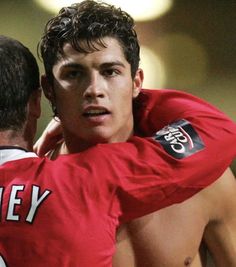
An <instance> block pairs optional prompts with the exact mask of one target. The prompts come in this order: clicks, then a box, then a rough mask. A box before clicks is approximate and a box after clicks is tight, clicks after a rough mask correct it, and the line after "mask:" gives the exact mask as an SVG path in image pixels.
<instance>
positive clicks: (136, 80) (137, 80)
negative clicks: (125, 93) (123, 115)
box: [133, 68, 144, 98]
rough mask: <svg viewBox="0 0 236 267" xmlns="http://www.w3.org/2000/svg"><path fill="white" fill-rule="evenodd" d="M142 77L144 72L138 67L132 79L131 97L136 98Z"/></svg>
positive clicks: (141, 84) (140, 87)
mask: <svg viewBox="0 0 236 267" xmlns="http://www.w3.org/2000/svg"><path fill="white" fill-rule="evenodd" d="M143 79H144V74H143V70H142V69H140V68H139V69H138V70H137V71H136V74H135V77H134V80H133V98H136V97H137V96H138V95H139V93H140V91H141V89H142V86H143Z"/></svg>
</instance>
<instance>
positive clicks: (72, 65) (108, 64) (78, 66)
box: [62, 60, 125, 69]
mask: <svg viewBox="0 0 236 267" xmlns="http://www.w3.org/2000/svg"><path fill="white" fill-rule="evenodd" d="M112 66H121V67H123V68H125V65H124V64H123V63H122V62H121V61H119V60H117V61H111V62H104V63H102V64H101V65H100V66H99V67H100V68H102V69H104V68H109V67H112ZM62 67H63V68H74V69H85V67H84V66H83V65H81V64H79V63H73V62H66V63H64V64H63V65H62Z"/></svg>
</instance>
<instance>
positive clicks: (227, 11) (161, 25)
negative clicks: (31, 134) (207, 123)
mask: <svg viewBox="0 0 236 267" xmlns="http://www.w3.org/2000/svg"><path fill="white" fill-rule="evenodd" d="M45 2H46V5H45V3H43V0H23V1H22V0H0V34H4V35H7V36H10V37H13V38H16V39H18V40H20V41H21V42H23V44H25V45H26V46H28V47H29V48H30V50H31V51H32V52H33V53H34V54H35V56H36V57H37V43H38V41H39V39H40V37H41V35H42V32H43V28H44V25H45V24H46V22H47V21H48V19H50V18H51V17H52V16H53V15H54V14H55V13H57V11H58V10H59V9H60V6H58V3H59V5H61V6H66V5H70V4H71V3H73V2H76V0H74V1H62V0H61V1H57V0H46V1H45ZM78 2H79V1H78ZM108 2H109V3H114V4H115V5H117V6H120V7H122V8H123V9H124V10H126V11H127V12H128V13H130V14H131V15H133V17H134V18H135V19H136V30H137V32H138V35H139V39H140V44H141V67H142V68H143V69H144V73H145V82H144V88H174V89H178V90H184V91H187V92H189V93H192V94H194V95H196V96H199V97H201V98H203V99H205V100H207V101H209V102H210V103H212V104H214V105H215V106H217V107H218V108H220V109H221V110H222V111H224V112H225V113H226V114H228V116H230V117H231V118H232V119H233V120H234V121H236V1H235V0H227V1H218V0H191V1H189V0H153V1H148V0H136V1H127V0H126V1H114V0H110V1H109V0H108ZM129 2H131V3H129ZM153 5H154V6H153ZM37 58H38V57H37ZM38 63H39V66H40V71H41V73H43V66H42V62H41V61H40V60H39V59H38ZM42 108H43V113H42V117H41V119H40V121H39V127H38V134H37V136H39V135H40V134H41V132H42V130H43V128H44V127H45V126H46V124H47V122H48V121H49V120H50V118H51V116H52V112H51V109H50V105H49V103H48V102H47V100H45V99H44V98H43V102H42ZM232 145H236V144H232ZM222 153H224V152H222ZM233 168H234V170H235V171H236V162H235V163H234V166H233Z"/></svg>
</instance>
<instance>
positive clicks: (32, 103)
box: [28, 88, 42, 119]
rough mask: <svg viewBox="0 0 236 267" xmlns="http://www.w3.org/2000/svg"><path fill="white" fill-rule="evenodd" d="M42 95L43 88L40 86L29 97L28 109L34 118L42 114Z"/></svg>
mask: <svg viewBox="0 0 236 267" xmlns="http://www.w3.org/2000/svg"><path fill="white" fill-rule="evenodd" d="M41 95H42V90H41V88H39V89H38V90H35V91H34V92H33V93H32V94H31V96H30V99H29V103H28V111H29V114H30V115H32V116H33V117H34V118H37V119H38V118H39V117H40V115H41Z"/></svg>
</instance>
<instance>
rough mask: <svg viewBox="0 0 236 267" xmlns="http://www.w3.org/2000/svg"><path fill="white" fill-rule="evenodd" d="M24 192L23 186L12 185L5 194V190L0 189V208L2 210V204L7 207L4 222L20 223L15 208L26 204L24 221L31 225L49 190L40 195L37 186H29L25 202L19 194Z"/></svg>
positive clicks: (19, 215) (19, 217)
mask: <svg viewBox="0 0 236 267" xmlns="http://www.w3.org/2000/svg"><path fill="white" fill-rule="evenodd" d="M24 190H25V185H12V186H11V188H10V190H9V192H7V193H6V192H5V191H6V190H5V188H4V187H0V207H1V208H2V206H3V202H4V206H5V205H7V211H6V218H5V219H6V221H20V220H21V219H22V218H21V216H22V214H18V213H17V212H16V208H17V207H20V206H24V205H27V204H28V206H29V207H27V209H28V212H27V215H26V216H25V218H24V220H25V221H26V222H28V223H33V220H34V219H35V216H36V213H37V211H38V209H39V207H40V206H41V204H42V203H43V202H44V201H45V200H46V199H47V197H48V196H49V194H50V193H51V191H50V190H45V191H44V192H43V193H40V187H39V186H37V185H31V196H30V197H29V199H28V198H27V200H25V199H22V198H21V197H20V192H21V191H24ZM24 208H25V207H24ZM1 220H2V218H1Z"/></svg>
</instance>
